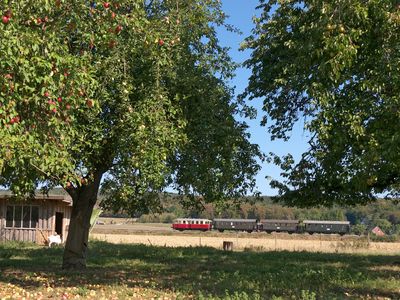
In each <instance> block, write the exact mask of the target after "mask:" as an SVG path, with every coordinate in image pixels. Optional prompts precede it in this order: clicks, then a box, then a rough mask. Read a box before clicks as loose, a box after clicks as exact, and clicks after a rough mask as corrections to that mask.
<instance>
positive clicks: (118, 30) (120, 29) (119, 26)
mask: <svg viewBox="0 0 400 300" xmlns="http://www.w3.org/2000/svg"><path fill="white" fill-rule="evenodd" d="M121 31H122V26H121V25H118V26H117V27H115V33H116V34H118V33H120V32H121Z"/></svg>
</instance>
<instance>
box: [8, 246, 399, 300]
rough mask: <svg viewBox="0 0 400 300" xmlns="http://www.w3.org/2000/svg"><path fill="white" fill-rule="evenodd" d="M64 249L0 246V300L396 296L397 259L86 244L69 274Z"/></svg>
mask: <svg viewBox="0 0 400 300" xmlns="http://www.w3.org/2000/svg"><path fill="white" fill-rule="evenodd" d="M62 251H63V250H62V248H53V249H48V248H43V247H38V246H35V245H27V244H22V243H0V270H1V273H0V299H4V298H5V299H8V298H7V297H14V298H15V299H22V297H25V298H27V296H29V298H30V299H32V298H33V299H48V298H54V299H78V298H79V299H86V298H91V299H98V300H99V299H152V298H154V299H188V298H194V299H203V298H205V299H240V300H241V299H400V256H376V255H368V256H366V255H347V254H346V255H345V254H316V253H304V252H301V253H293V252H266V253H257V252H223V251H220V250H216V249H211V248H178V249H171V248H162V247H150V246H141V245H124V244H121V245H115V244H108V243H104V242H91V244H90V253H89V260H88V269H87V270H86V271H84V272H80V273H73V272H65V271H61V270H60V264H61V258H62ZM17 293H18V295H17Z"/></svg>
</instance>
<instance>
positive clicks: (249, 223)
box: [213, 219, 257, 232]
mask: <svg viewBox="0 0 400 300" xmlns="http://www.w3.org/2000/svg"><path fill="white" fill-rule="evenodd" d="M213 228H214V229H216V230H218V231H219V232H223V231H224V230H235V231H247V232H253V231H256V230H257V220H256V219H214V220H213Z"/></svg>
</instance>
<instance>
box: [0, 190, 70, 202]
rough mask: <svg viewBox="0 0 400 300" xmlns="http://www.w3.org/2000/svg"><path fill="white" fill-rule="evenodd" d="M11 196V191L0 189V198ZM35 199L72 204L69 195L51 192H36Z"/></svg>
mask: <svg viewBox="0 0 400 300" xmlns="http://www.w3.org/2000/svg"><path fill="white" fill-rule="evenodd" d="M12 196H13V194H12V193H11V191H6V190H1V191H0V199H9V198H11V197H12ZM27 198H28V197H27ZM34 199H36V200H50V201H62V202H64V203H68V204H72V198H71V196H69V195H67V194H64V195H60V194H57V195H53V194H48V195H46V194H43V193H37V194H36V195H35V197H34Z"/></svg>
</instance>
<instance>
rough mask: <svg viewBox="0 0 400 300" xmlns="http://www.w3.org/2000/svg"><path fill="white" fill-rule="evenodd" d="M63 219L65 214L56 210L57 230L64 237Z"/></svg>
mask: <svg viewBox="0 0 400 300" xmlns="http://www.w3.org/2000/svg"><path fill="white" fill-rule="evenodd" d="M63 219H64V214H63V213H60V212H56V232H57V234H58V235H60V236H61V237H62V229H63Z"/></svg>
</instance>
